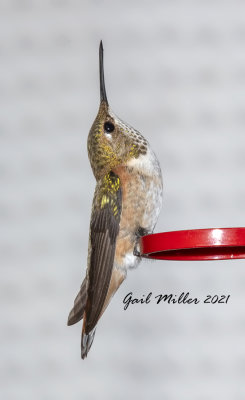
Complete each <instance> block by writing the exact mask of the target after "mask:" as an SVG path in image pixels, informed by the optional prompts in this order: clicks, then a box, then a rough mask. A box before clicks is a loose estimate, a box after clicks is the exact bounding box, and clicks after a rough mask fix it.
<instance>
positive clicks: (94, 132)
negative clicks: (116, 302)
mask: <svg viewBox="0 0 245 400" xmlns="http://www.w3.org/2000/svg"><path fill="white" fill-rule="evenodd" d="M99 67H100V68H99V70H100V106H99V111H98V114H97V116H96V118H95V121H94V123H93V125H92V127H91V129H90V132H89V135H88V143H87V145H88V156H89V160H90V163H91V167H92V170H93V173H94V176H95V179H96V188H95V193H94V199H93V205H92V214H91V222H90V233H89V244H88V259H87V272H86V277H85V279H84V281H83V283H82V285H81V288H80V291H79V293H78V295H77V297H76V298H75V301H74V306H73V308H72V310H71V312H70V314H69V317H68V325H73V324H75V323H76V322H78V321H80V320H81V319H82V318H83V327H82V338H81V357H82V358H83V359H84V358H85V357H86V356H87V354H88V351H89V349H90V347H91V345H92V342H93V339H94V335H95V329H96V325H97V323H98V320H99V319H100V317H101V315H102V314H103V312H104V311H105V309H106V307H107V306H108V304H109V302H110V300H111V298H112V296H113V295H114V293H115V292H116V290H117V289H118V288H119V286H120V285H121V283H122V282H123V281H124V279H125V278H126V275H127V270H128V269H129V268H133V267H135V266H137V265H138V264H139V262H140V260H141V255H140V251H139V239H140V237H141V236H143V235H147V234H150V233H152V232H153V229H154V227H155V224H156V222H157V218H158V215H159V213H160V209H161V205H162V174H161V169H160V165H159V162H158V160H157V158H156V156H155V154H154V152H153V151H152V150H151V148H150V145H149V143H148V141H147V140H146V139H145V138H144V137H143V136H142V135H141V134H140V133H139V132H138V131H137V130H135V129H134V128H132V127H131V126H130V125H128V124H126V123H125V122H123V121H122V120H121V119H119V118H118V117H117V116H116V115H115V114H114V113H113V111H112V110H111V108H110V106H109V103H108V100H107V96H106V90H105V81H104V64H103V45H102V42H100V47H99Z"/></svg>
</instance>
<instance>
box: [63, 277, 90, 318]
mask: <svg viewBox="0 0 245 400" xmlns="http://www.w3.org/2000/svg"><path fill="white" fill-rule="evenodd" d="M86 301H87V289H86V278H85V279H84V281H83V283H82V285H81V288H80V290H79V293H78V295H77V297H76V298H75V300H74V306H73V308H72V310H71V311H70V314H69V317H68V321H67V325H73V324H76V323H77V322H78V321H80V320H81V319H82V318H83V313H84V310H85V306H86Z"/></svg>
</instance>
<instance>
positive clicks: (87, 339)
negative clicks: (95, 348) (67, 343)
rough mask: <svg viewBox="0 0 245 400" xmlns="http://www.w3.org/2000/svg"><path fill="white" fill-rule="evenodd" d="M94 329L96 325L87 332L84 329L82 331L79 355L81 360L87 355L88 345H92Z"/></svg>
mask: <svg viewBox="0 0 245 400" xmlns="http://www.w3.org/2000/svg"><path fill="white" fill-rule="evenodd" d="M95 331H96V326H95V327H94V328H93V329H92V331H90V332H89V333H88V334H86V333H85V332H84V331H83V332H82V339H81V357H82V359H83V360H84V358H85V357H87V355H88V352H89V350H90V347H91V346H92V343H93V340H94V335H95Z"/></svg>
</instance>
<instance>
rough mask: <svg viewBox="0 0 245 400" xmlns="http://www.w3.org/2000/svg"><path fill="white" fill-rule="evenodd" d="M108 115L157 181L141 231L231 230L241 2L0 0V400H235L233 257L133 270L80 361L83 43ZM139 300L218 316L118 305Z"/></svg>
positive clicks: (84, 206) (88, 177) (244, 75)
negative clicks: (149, 162)
mask: <svg viewBox="0 0 245 400" xmlns="http://www.w3.org/2000/svg"><path fill="white" fill-rule="evenodd" d="M100 39H103V43H104V49H105V79H106V86H107V94H108V99H109V102H110V104H111V106H112V109H113V110H114V111H115V113H116V114H118V115H119V116H120V117H121V118H122V119H123V120H125V121H127V122H128V123H130V124H131V125H132V126H134V127H135V128H137V129H138V130H139V131H141V132H142V133H143V135H145V137H146V138H147V139H148V140H149V141H150V143H151V144H152V147H153V149H155V152H156V153H157V156H158V158H159V160H160V163H161V166H162V169H163V173H164V206H163V210H162V213H161V216H160V219H159V222H158V225H157V228H156V231H167V230H178V229H188V228H209V227H232V226H245V213H244V204H245V185H244V175H245V98H244V91H245V51H244V48H245V1H236V0H230V1H225V0H212V1H199V0H192V1H191V0H182V1H180V0H171V1H170V0H161V1H151V2H150V1H144V0H141V1H124V2H119V1H91V0H90V1H88V0H87V1H85V0H69V1H68V0H42V1H35V0H0V59H1V63H0V71H1V73H0V97H1V107H0V153H1V155H0V179H1V196H0V218H1V224H0V230H1V265H0V267H1V277H0V296H1V319H0V346H1V350H0V354H1V357H0V376H1V383H0V397H1V399H4V400H17V399H18V400H22V399H23V400H29V399H36V400H56V399H59V400H63V399H72V400H79V399H85V400H87V399H88V400H90V399H101V400H102V399H108V400H110V399H119V400H121V399H133V398H137V399H138V398H140V399H142V400H143V399H157V400H158V399H166V400H179V399H182V400H187V399H188V400H217V399H221V398H222V400H231V399H232V400H243V399H244V398H245V387H244V376H245V347H244V338H245V307H244V302H245V260H237V261H222V262H170V261H155V262H153V261H143V262H142V264H141V265H140V267H139V268H138V269H137V270H134V271H132V272H130V273H129V274H128V279H127V281H126V282H125V283H124V284H123V285H122V286H121V288H120V290H119V291H118V292H117V294H116V295H115V297H114V299H113V301H112V303H111V304H110V306H109V307H108V309H107V311H106V313H105V314H104V316H103V318H102V319H101V321H100V323H99V325H98V329H97V334H96V337H95V341H94V344H93V347H92V349H91V351H90V353H89V356H88V359H86V360H85V361H82V360H81V359H80V331H81V324H78V325H76V326H73V327H67V326H66V321H67V315H68V312H69V311H70V308H71V307H72V305H73V300H74V297H75V295H76V293H77V291H78V289H79V286H80V282H81V279H82V278H83V276H84V274H85V269H86V257H87V241H88V229H89V219H90V210H91V202H92V197H93V191H94V186H95V180H94V177H93V175H92V172H91V170H90V165H89V161H88V158H87V150H86V146H87V134H88V131H89V129H90V126H91V124H92V122H93V119H94V118H95V115H96V113H97V110H98V105H99V82H98V46H99V41H100ZM129 291H133V293H134V295H135V296H141V295H142V294H147V293H148V292H149V291H152V292H153V293H154V295H157V294H159V293H174V294H180V293H181V292H182V291H189V292H190V294H191V296H192V297H193V296H197V297H199V298H200V299H203V298H205V296H206V295H207V294H212V295H214V294H219V295H221V294H225V295H229V294H230V296H231V298H230V301H229V303H228V304H226V305H224V304H214V305H207V304H205V305H204V304H198V305H167V304H165V305H164V304H163V305H158V306H156V305H155V304H154V303H151V304H149V305H139V306H131V307H130V308H129V309H128V310H127V311H124V310H123V303H122V300H123V298H124V296H125V295H126V294H127V293H128V292H129Z"/></svg>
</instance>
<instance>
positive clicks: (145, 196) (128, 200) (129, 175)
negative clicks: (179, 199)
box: [114, 147, 162, 268]
mask: <svg viewBox="0 0 245 400" xmlns="http://www.w3.org/2000/svg"><path fill="white" fill-rule="evenodd" d="M114 172H115V173H116V174H117V175H118V176H119V179H120V184H121V188H122V213H121V220H120V230H119V234H118V238H117V242H116V253H115V261H116V263H117V264H120V265H122V266H124V267H126V268H128V267H129V268H130V267H134V266H135V265H136V264H137V263H138V261H139V260H138V257H136V256H135V255H134V249H135V245H136V243H137V241H138V239H139V235H138V232H139V231H144V232H146V233H151V232H153V229H154V227H155V224H156V222H157V218H158V216H159V213H160V209H161V205H162V174H161V169H160V166H159V163H158V160H157V158H156V156H155V154H154V153H153V151H152V150H151V149H150V147H148V149H147V153H146V154H144V155H140V156H139V157H138V158H134V159H131V160H130V161H129V162H128V163H127V165H126V166H122V167H118V168H117V169H115V171H114Z"/></svg>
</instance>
